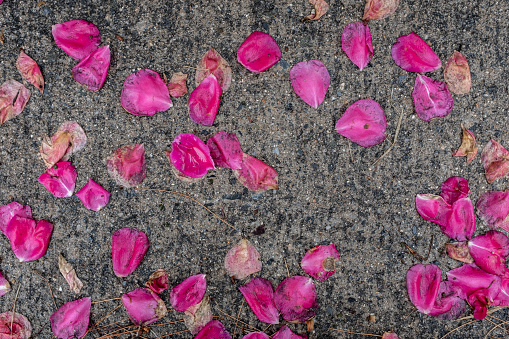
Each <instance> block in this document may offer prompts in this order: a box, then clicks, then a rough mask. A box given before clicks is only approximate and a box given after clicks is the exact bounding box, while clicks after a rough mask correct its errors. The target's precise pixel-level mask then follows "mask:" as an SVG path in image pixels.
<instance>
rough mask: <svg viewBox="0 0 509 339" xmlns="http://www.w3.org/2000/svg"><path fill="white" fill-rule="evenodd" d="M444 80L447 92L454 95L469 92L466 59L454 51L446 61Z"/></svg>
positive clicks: (468, 70)
mask: <svg viewBox="0 0 509 339" xmlns="http://www.w3.org/2000/svg"><path fill="white" fill-rule="evenodd" d="M444 80H445V82H446V83H447V87H448V88H449V90H450V91H451V92H453V93H454V94H466V93H468V92H470V86H471V80H470V67H469V66H468V62H467V59H466V58H465V57H464V56H463V54H461V53H460V52H458V51H454V53H453V54H452V56H451V57H450V58H449V60H447V63H446V64H445V69H444Z"/></svg>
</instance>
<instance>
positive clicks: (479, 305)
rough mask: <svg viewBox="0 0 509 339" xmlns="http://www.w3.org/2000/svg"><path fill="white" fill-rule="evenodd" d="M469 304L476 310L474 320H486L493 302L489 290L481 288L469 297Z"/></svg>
mask: <svg viewBox="0 0 509 339" xmlns="http://www.w3.org/2000/svg"><path fill="white" fill-rule="evenodd" d="M468 303H469V304H470V306H471V307H472V308H473V309H474V313H473V316H474V318H475V319H484V318H486V315H487V314H488V307H489V306H491V304H492V303H493V300H492V299H490V292H489V290H487V289H485V288H481V289H478V290H477V291H475V292H473V293H472V294H470V295H469V296H468Z"/></svg>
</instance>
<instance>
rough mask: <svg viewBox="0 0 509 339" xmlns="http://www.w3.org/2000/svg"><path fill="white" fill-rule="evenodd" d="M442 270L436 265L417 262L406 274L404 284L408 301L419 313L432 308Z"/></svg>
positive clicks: (429, 310) (425, 312)
mask: <svg viewBox="0 0 509 339" xmlns="http://www.w3.org/2000/svg"><path fill="white" fill-rule="evenodd" d="M441 279H442V271H441V270H440V268H438V266H436V265H431V264H430V265H422V264H417V265H414V266H412V267H410V269H409V270H408V272H407V274H406V286H407V291H408V296H409V297H410V301H411V302H412V304H414V306H415V307H417V310H418V311H419V312H421V313H424V314H428V313H430V312H431V311H432V310H433V306H434V305H435V301H436V299H437V296H438V289H439V287H440V280H441Z"/></svg>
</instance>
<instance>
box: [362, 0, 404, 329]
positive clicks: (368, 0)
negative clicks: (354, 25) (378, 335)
mask: <svg viewBox="0 0 509 339" xmlns="http://www.w3.org/2000/svg"><path fill="white" fill-rule="evenodd" d="M368 1H369V0H368ZM397 1H399V0H397ZM382 339H400V338H399V337H398V336H397V335H396V333H394V332H384V334H383V335H382Z"/></svg>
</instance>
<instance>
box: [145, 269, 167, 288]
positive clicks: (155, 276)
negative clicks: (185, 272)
mask: <svg viewBox="0 0 509 339" xmlns="http://www.w3.org/2000/svg"><path fill="white" fill-rule="evenodd" d="M145 287H148V288H150V289H151V290H152V291H154V292H155V293H161V292H164V291H166V290H167V289H168V273H166V271H165V270H164V269H158V270H157V271H155V272H154V273H152V274H151V275H150V277H148V281H147V282H146V283H145Z"/></svg>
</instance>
